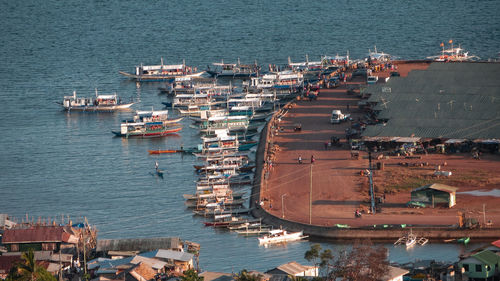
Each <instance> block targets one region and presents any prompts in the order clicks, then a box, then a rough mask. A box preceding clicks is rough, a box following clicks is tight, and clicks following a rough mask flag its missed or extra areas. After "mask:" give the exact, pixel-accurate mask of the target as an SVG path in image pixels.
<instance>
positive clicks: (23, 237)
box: [2, 226, 70, 244]
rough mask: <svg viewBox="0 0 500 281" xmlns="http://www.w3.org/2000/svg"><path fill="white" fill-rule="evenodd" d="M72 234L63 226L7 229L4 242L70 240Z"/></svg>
mask: <svg viewBox="0 0 500 281" xmlns="http://www.w3.org/2000/svg"><path fill="white" fill-rule="evenodd" d="M69 238H70V234H69V233H66V232H65V231H64V227H63V226H34V227H31V228H25V229H7V230H5V232H4V234H3V238H2V243H4V244H11V243H31V242H68V241H69Z"/></svg>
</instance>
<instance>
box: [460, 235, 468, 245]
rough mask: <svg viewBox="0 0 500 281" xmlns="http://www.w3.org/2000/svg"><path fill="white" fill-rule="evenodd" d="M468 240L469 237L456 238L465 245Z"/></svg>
mask: <svg viewBox="0 0 500 281" xmlns="http://www.w3.org/2000/svg"><path fill="white" fill-rule="evenodd" d="M469 242H470V237H462V238H459V239H457V243H461V244H464V245H467V244H468V243H469Z"/></svg>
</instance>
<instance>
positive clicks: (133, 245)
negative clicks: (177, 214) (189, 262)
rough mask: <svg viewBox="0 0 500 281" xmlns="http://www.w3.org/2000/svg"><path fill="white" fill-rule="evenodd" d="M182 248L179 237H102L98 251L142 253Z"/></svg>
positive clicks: (102, 252)
mask: <svg viewBox="0 0 500 281" xmlns="http://www.w3.org/2000/svg"><path fill="white" fill-rule="evenodd" d="M182 248H183V245H182V242H181V240H180V238H179V237H157V238H130V239H100V240H98V241H97V246H96V252H97V253H100V254H105V253H109V251H112V253H116V252H118V253H119V252H131V251H133V252H136V253H140V252H148V251H154V250H156V249H175V250H179V251H181V250H182ZM122 254H123V253H120V254H118V255H122Z"/></svg>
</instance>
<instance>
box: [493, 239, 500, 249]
mask: <svg viewBox="0 0 500 281" xmlns="http://www.w3.org/2000/svg"><path fill="white" fill-rule="evenodd" d="M491 245H493V246H495V247H498V248H500V240H497V241H494V242H491Z"/></svg>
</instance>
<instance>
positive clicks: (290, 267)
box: [266, 261, 318, 276]
mask: <svg viewBox="0 0 500 281" xmlns="http://www.w3.org/2000/svg"><path fill="white" fill-rule="evenodd" d="M266 274H271V275H285V276H289V275H290V276H318V267H315V266H306V265H301V264H299V263H298V262H295V261H292V262H289V263H285V264H282V265H280V266H278V267H276V268H273V269H271V270H268V271H266Z"/></svg>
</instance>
